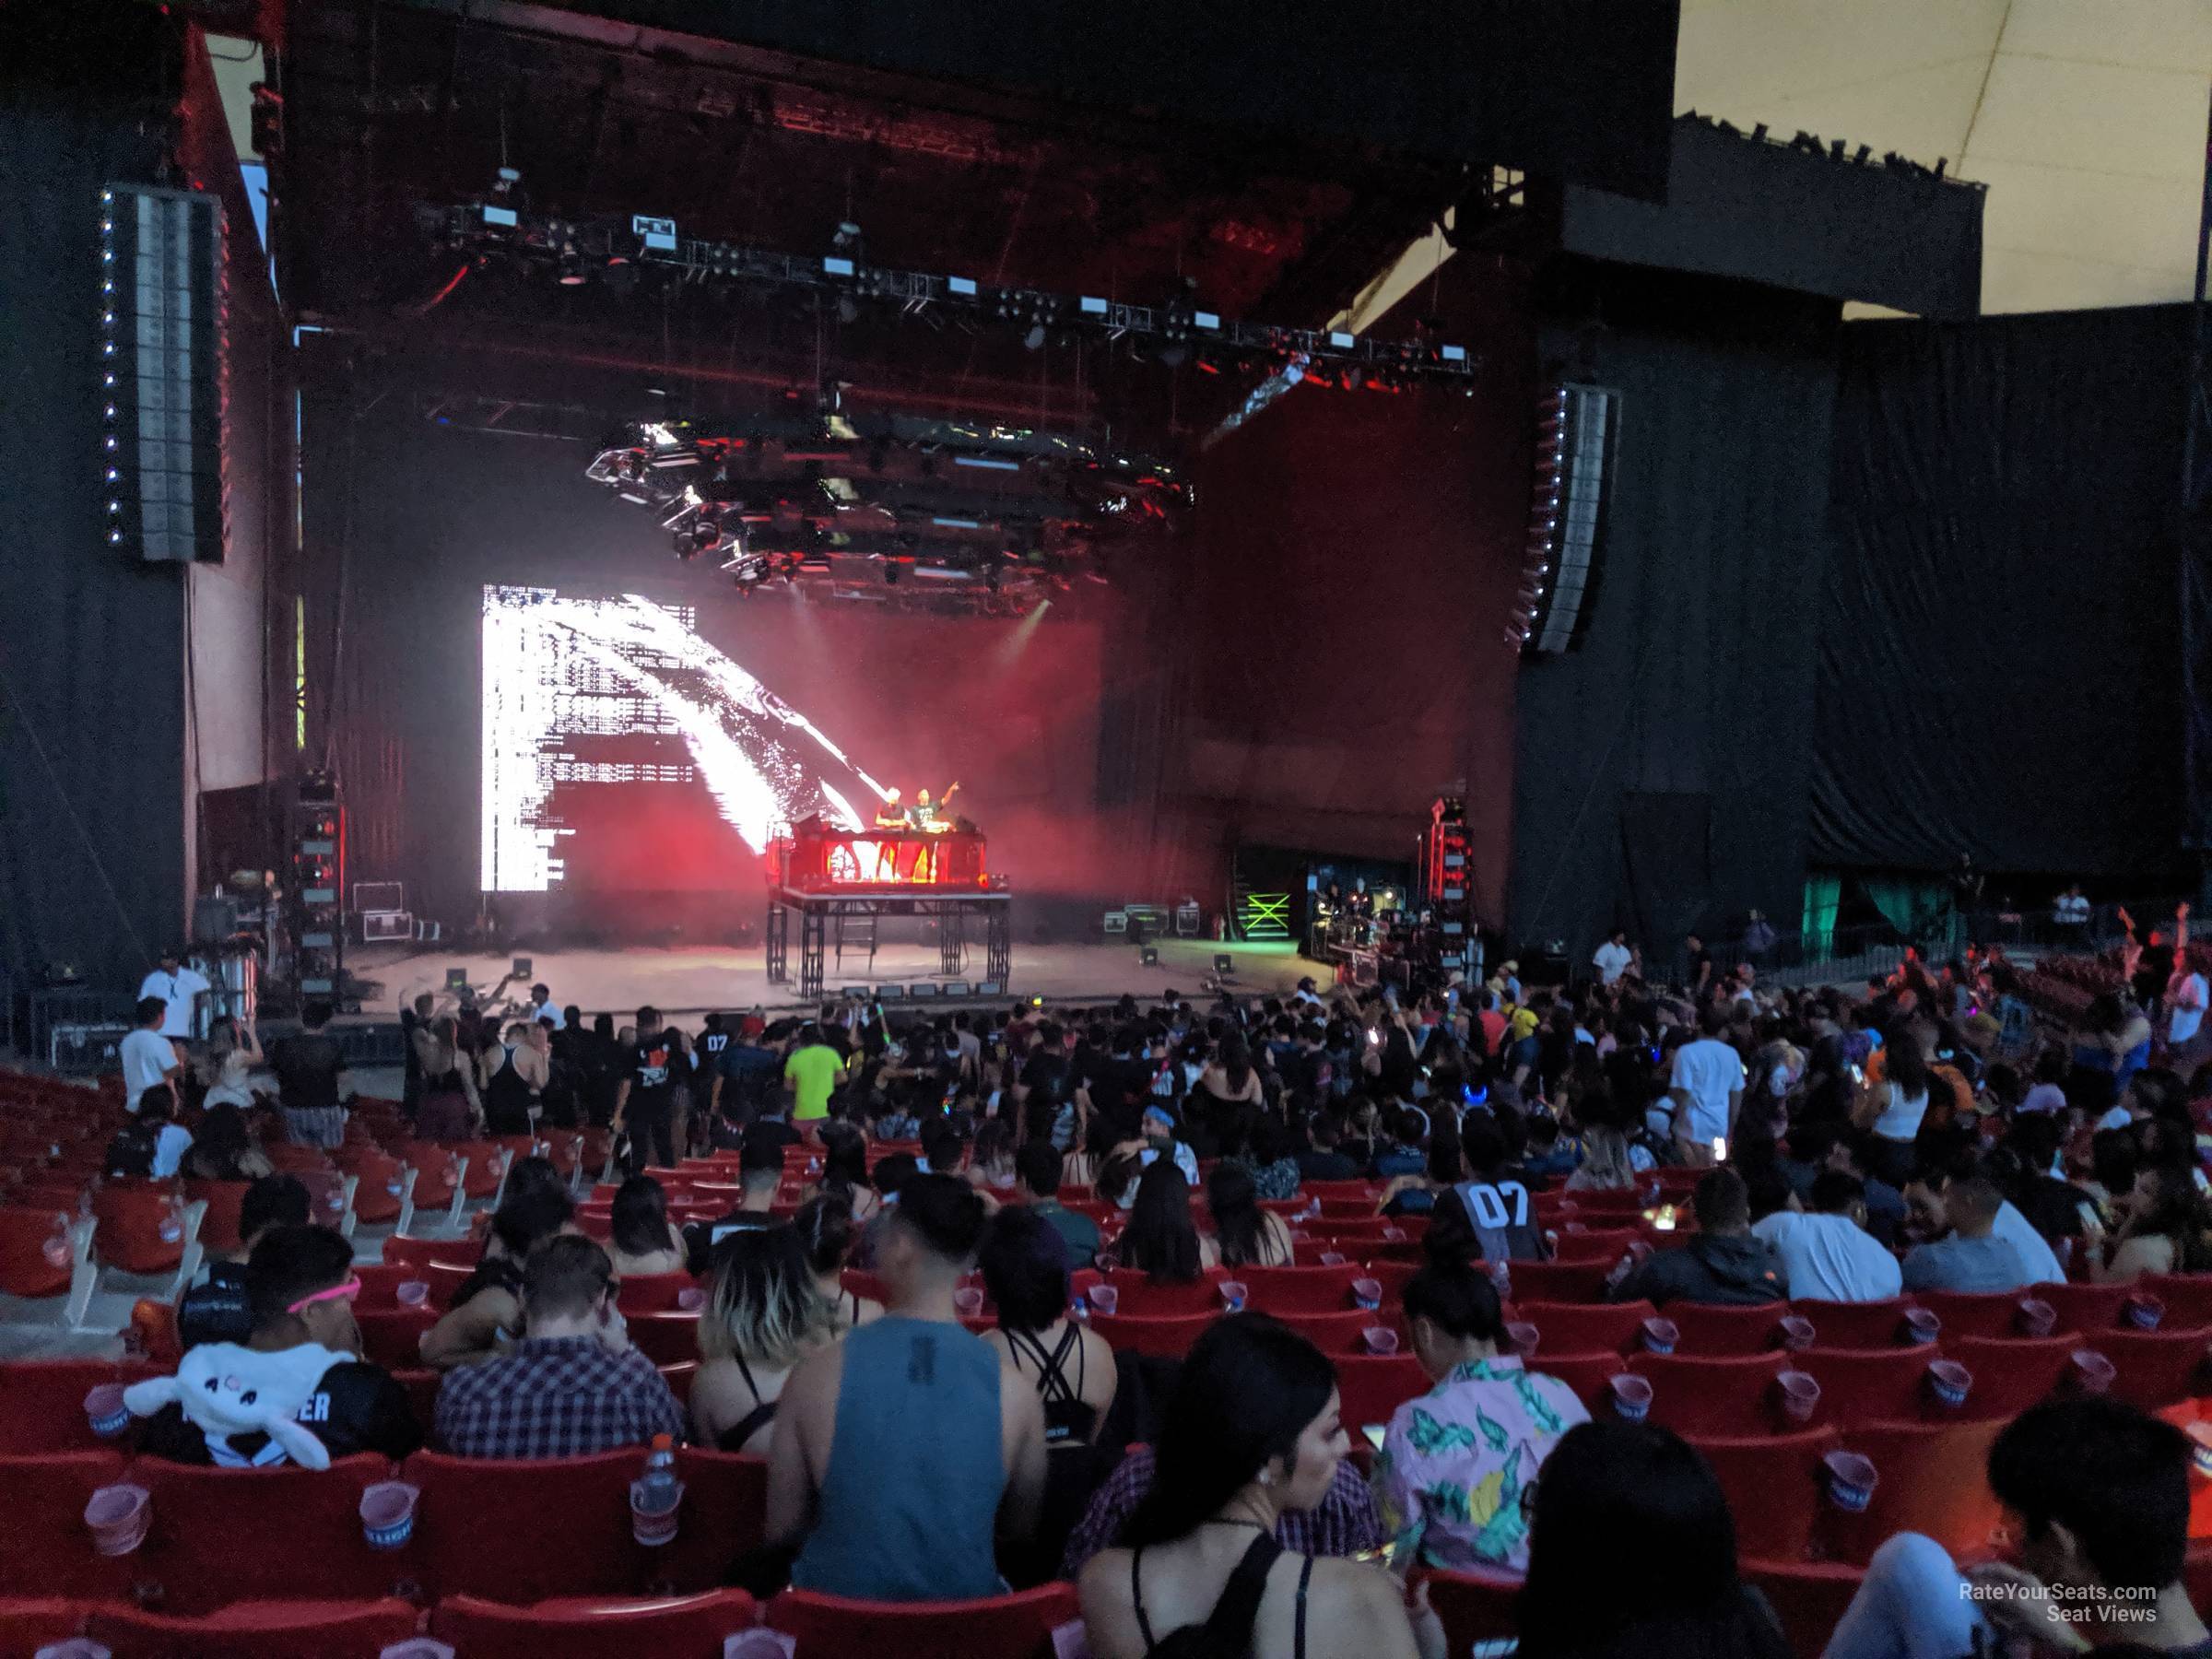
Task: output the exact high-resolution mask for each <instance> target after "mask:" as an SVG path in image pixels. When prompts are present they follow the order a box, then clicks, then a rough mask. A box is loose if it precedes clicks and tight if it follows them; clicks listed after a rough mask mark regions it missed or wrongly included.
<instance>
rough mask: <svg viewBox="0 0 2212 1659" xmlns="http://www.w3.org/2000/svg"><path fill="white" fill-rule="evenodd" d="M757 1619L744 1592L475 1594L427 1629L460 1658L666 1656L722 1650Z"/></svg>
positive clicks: (683, 1658) (443, 1607) (684, 1657)
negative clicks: (543, 1597) (504, 1597)
mask: <svg viewBox="0 0 2212 1659" xmlns="http://www.w3.org/2000/svg"><path fill="white" fill-rule="evenodd" d="M759 1621H760V1607H759V1603H757V1602H755V1601H754V1600H753V1598H752V1597H751V1596H749V1595H747V1594H746V1593H745V1592H744V1591H742V1590H710V1591H707V1592H705V1593H704V1594H699V1595H681V1596H663V1597H654V1598H648V1599H641V1600H629V1599H625V1600H619V1601H605V1600H596V1599H593V1598H589V1597H570V1598H565V1599H562V1600H559V1601H547V1602H539V1603H538V1604H537V1605H536V1606H529V1607H510V1606H502V1605H501V1604H500V1603H498V1602H492V1601H485V1600H483V1599H481V1598H480V1597H477V1596H474V1595H451V1596H448V1597H446V1599H445V1600H444V1601H442V1602H441V1603H439V1604H438V1611H437V1612H436V1614H435V1615H433V1616H432V1618H431V1619H430V1633H431V1634H432V1635H434V1636H436V1637H437V1638H438V1640H439V1641H443V1642H446V1643H447V1644H449V1645H450V1646H451V1647H452V1648H453V1650H454V1652H455V1653H459V1654H463V1655H465V1659H546V1656H547V1654H559V1655H560V1656H561V1659H633V1656H634V1655H636V1654H640V1653H661V1654H666V1655H668V1656H669V1659H688V1656H689V1655H693V1654H701V1655H703V1654H710V1653H721V1652H722V1644H723V1642H724V1641H725V1640H726V1639H727V1638H729V1637H731V1636H734V1635H735V1634H736V1633H737V1632H738V1631H740V1630H750V1629H751V1628H752V1627H753V1626H754V1625H756V1624H758V1623H759Z"/></svg>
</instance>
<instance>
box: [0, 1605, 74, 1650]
mask: <svg viewBox="0 0 2212 1659" xmlns="http://www.w3.org/2000/svg"><path fill="white" fill-rule="evenodd" d="M84 1622H85V1609H84V1605H83V1604H82V1603H81V1602H73V1601H68V1600H65V1599H64V1598H62V1597H60V1596H44V1597H29V1596H26V1597H21V1598H14V1597H11V1598H8V1599H6V1600H0V1653H37V1652H38V1651H39V1650H40V1649H41V1648H42V1647H48V1646H51V1645H52V1644H53V1643H54V1642H57V1641H68V1640H69V1638H70V1637H72V1636H74V1635H76V1633H77V1631H78V1630H81V1629H82V1628H83V1626H84Z"/></svg>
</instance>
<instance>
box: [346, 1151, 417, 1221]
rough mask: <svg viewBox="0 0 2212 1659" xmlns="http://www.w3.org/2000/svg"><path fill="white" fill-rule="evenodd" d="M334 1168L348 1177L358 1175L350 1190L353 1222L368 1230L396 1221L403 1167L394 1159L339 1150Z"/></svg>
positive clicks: (380, 1155)
mask: <svg viewBox="0 0 2212 1659" xmlns="http://www.w3.org/2000/svg"><path fill="white" fill-rule="evenodd" d="M336 1161H337V1166H338V1168H339V1169H341V1170H343V1171H346V1173H347V1174H348V1175H358V1176H359V1178H360V1184H359V1185H358V1186H357V1187H355V1188H354V1190H353V1218H354V1219H355V1220H356V1221H359V1222H360V1223H362V1224H363V1225H365V1226H369V1227H382V1225H383V1224H384V1223H386V1222H388V1221H396V1220H398V1219H399V1206H400V1194H401V1192H402V1191H403V1190H404V1187H403V1185H402V1177H403V1176H404V1174H405V1173H406V1165H404V1164H402V1163H401V1162H400V1161H399V1159H396V1158H391V1157H387V1156H386V1155H385V1154H384V1153H382V1152H378V1151H374V1150H371V1149H368V1148H362V1149H360V1150H358V1151H357V1150H354V1149H353V1148H350V1147H347V1148H341V1149H340V1150H339V1152H338V1153H337V1155H336Z"/></svg>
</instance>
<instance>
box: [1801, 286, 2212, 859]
mask: <svg viewBox="0 0 2212 1659" xmlns="http://www.w3.org/2000/svg"><path fill="white" fill-rule="evenodd" d="M2188 358H2189V343H2188V313H2187V312H2186V310H2185V309H2184V308H2183V307H2180V306H2169V307H2159V308H2145V309H2136V310H2124V311H2102V312H2065V313H2054V314H2050V315H2039V316H2020V317H1988V318H1983V319H1982V320H1981V321H1979V322H1976V323H1971V324H1927V323H1905V322H1881V323H1855V324H1852V325H1850V326H1849V327H1848V328H1846V329H1845V330H1844V335H1843V349H1842V382H1841V396H1840V399H1839V403H1838V413H1837V423H1836V453H1835V481H1834V489H1835V503H1836V515H1835V517H1836V544H1835V550H1834V556H1833V558H1832V559H1830V564H1829V567H1828V573H1827V579H1826V582H1825V583H1824V584H1823V589H1822V593H1821V604H1820V617H1821V620H1820V627H1819V629H1818V646H1819V653H1820V654H1819V661H1820V681H1819V705H1818V708H1819V713H1818V741H1817V743H1816V745H1815V764H1814V768H1813V775H1812V853H1813V856H1814V859H1815V860H1816V862H1818V863H1821V864H1825V865H1831V866H1836V867H1841V868H1851V867H1861V868H1875V869H1891V870H1923V871H1937V870H1943V869H1946V868H1947V867H1949V866H1950V865H1952V864H1953V863H1954V862H1955V861H1956V860H1957V859H1958V857H1959V853H1961V852H1967V853H1971V854H1972V855H1973V858H1974V861H1975V862H1976V863H1977V864H1978V865H1981V866H1982V867H1983V869H1985V870H1990V871H1994V872H2017V873H2023V874H2025V873H2042V874H2048V875H2052V876H2083V877H2091V878H2098V877H2104V878H2135V879H2148V878H2151V877H2154V876H2155V875H2157V874H2159V873H2162V872H2164V871H2166V870H2167V869H2168V868H2169V867H2170V866H2171V865H2172V864H2173V863H2174V860H2175V857H2176V850H2177V846H2178V838H2179V834H2180V807H2181V800H2182V788H2183V778H2182V754H2181V741H2182V739H2181V725H2180V700H2179V675H2180V667H2179V661H2178V656H2177V652H2178V649H2179V629H2178V623H2177V620H2176V618H2177V615H2178V586H2177V582H2178V578H2177V575H2176V567H2175V562H2174V561H2175V552H2174V542H2173V520H2172V513H2173V509H2174V502H2175V500H2176V499H2177V496H2178V492H2179V489H2180V479H2181V446H2182V419H2183V409H2184V399H2183V389H2184V387H2185V385H2186V382H2187V371H2188Z"/></svg>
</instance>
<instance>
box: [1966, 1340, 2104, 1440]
mask: <svg viewBox="0 0 2212 1659" xmlns="http://www.w3.org/2000/svg"><path fill="white" fill-rule="evenodd" d="M2084 1346H2086V1345H2085V1344H2084V1343H2083V1341H2082V1339H2081V1338H2080V1337H2078V1336H2076V1335H2073V1334H2071V1333H2067V1334H2066V1335H2059V1336H1961V1337H1959V1339H1958V1340H1956V1341H1953V1340H1951V1339H1950V1338H1949V1337H1948V1336H1947V1337H1946V1338H1945V1339H1944V1342H1943V1353H1944V1358H1945V1359H1956V1360H1958V1361H1959V1364H1961V1365H1963V1366H1965V1367H1966V1369H1967V1370H1968V1371H1971V1372H1973V1374H1974V1386H1973V1389H1972V1391H1971V1393H1970V1394H1968V1395H1967V1396H1966V1404H1965V1405H1964V1406H1960V1407H1959V1416H1960V1417H1962V1418H1966V1419H1968V1420H1969V1421H1972V1422H1982V1421H1984V1420H1986V1419H1989V1418H2000V1419H2003V1420H2005V1421H2010V1420H2011V1419H2012V1418H2016V1417H2018V1416H2019V1414H2020V1413H2021V1412H2023V1411H2025V1410H2027V1409H2028V1407H2029V1406H2032V1405H2034V1404H2035V1403H2036V1402H2037V1401H2038V1400H2041V1399H2042V1398H2044V1397H2045V1396H2046V1395H2048V1394H2050V1393H2051V1392H2052V1390H2053V1389H2055V1388H2056V1387H2057V1386H2058V1385H2059V1383H2060V1382H2064V1381H2065V1376H2066V1371H2067V1368H2068V1367H2069V1366H2070V1365H2071V1364H2072V1363H2073V1359H2074V1351H2075V1349H2077V1348H2079V1347H2084Z"/></svg>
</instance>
